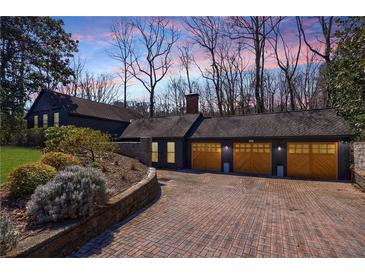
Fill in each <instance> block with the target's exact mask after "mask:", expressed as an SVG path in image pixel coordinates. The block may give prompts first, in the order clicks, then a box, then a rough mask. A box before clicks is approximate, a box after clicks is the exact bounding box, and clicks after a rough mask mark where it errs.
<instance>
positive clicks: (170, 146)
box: [167, 142, 175, 164]
mask: <svg viewBox="0 0 365 274" xmlns="http://www.w3.org/2000/svg"><path fill="white" fill-rule="evenodd" d="M167 162H168V163H169V164H174V163H175V142H167Z"/></svg>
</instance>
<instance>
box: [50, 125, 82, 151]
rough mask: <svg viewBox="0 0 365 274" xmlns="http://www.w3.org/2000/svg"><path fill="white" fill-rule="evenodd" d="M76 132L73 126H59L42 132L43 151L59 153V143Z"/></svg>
mask: <svg viewBox="0 0 365 274" xmlns="http://www.w3.org/2000/svg"><path fill="white" fill-rule="evenodd" d="M75 131H77V128H76V127H75V126H61V127H50V128H47V129H46V130H45V131H44V135H45V140H46V141H45V150H46V151H61V150H60V143H61V142H62V141H63V140H64V139H65V138H66V136H68V135H70V134H73V133H74V132H75Z"/></svg>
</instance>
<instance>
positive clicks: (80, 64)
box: [60, 56, 86, 96]
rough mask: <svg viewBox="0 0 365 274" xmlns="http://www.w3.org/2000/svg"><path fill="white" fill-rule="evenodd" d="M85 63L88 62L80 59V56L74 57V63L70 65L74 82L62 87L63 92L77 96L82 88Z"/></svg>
mask: <svg viewBox="0 0 365 274" xmlns="http://www.w3.org/2000/svg"><path fill="white" fill-rule="evenodd" d="M85 63H86V61H85V60H84V59H82V58H80V56H74V57H73V59H72V62H71V64H70V67H71V69H72V71H73V73H72V80H71V81H70V83H69V84H68V85H66V86H63V87H60V91H61V92H63V93H65V94H68V95H72V96H77V94H78V90H79V87H80V82H81V79H82V77H83V74H84V71H85Z"/></svg>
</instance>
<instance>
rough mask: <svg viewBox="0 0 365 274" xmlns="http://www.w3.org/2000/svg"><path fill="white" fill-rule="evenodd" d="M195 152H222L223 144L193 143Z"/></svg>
mask: <svg viewBox="0 0 365 274" xmlns="http://www.w3.org/2000/svg"><path fill="white" fill-rule="evenodd" d="M192 149H193V151H201V152H221V144H215V143H193V147H192Z"/></svg>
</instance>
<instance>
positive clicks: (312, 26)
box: [55, 17, 321, 99]
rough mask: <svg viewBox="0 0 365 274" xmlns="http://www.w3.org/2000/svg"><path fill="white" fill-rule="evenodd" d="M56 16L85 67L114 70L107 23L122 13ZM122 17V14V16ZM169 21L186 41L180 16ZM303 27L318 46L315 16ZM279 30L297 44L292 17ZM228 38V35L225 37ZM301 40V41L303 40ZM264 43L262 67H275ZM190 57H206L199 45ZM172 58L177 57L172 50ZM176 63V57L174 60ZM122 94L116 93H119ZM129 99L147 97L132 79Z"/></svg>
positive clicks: (161, 86) (162, 85) (178, 70)
mask: <svg viewBox="0 0 365 274" xmlns="http://www.w3.org/2000/svg"><path fill="white" fill-rule="evenodd" d="M55 18H57V19H62V20H63V21H64V27H65V30H66V31H67V32H70V33H72V37H73V38H74V39H76V40H78V41H79V53H78V55H79V56H80V57H81V58H82V59H85V60H86V67H87V69H88V70H89V71H92V72H96V73H99V72H100V73H101V72H107V73H116V72H117V71H118V68H119V64H118V62H117V61H115V60H113V59H112V58H111V57H110V56H108V51H109V50H110V49H111V42H112V35H111V26H112V24H113V22H114V21H116V20H120V19H122V20H123V17H55ZM125 18H126V17H124V19H125ZM169 20H171V21H172V23H173V25H174V26H175V27H176V28H177V29H178V30H180V31H181V38H180V40H179V42H178V43H180V44H181V43H186V41H187V39H188V33H187V32H186V30H185V29H184V27H183V21H182V18H181V17H169ZM304 29H305V31H306V33H307V34H308V40H310V42H311V43H312V44H313V45H315V47H316V48H320V47H321V43H320V42H319V40H320V38H321V36H320V31H321V29H320V26H319V24H318V22H317V19H316V18H312V17H306V18H304ZM281 30H282V32H283V33H284V37H285V39H287V41H289V44H290V45H291V46H292V47H295V46H296V45H297V43H298V42H297V41H298V38H297V30H296V22H295V17H287V18H285V20H284V21H283V22H282V23H281ZM227 39H228V38H227ZM303 44H304V43H303ZM269 48H270V47H269V46H268V50H267V51H268V52H267V56H268V57H267V64H266V67H267V68H270V69H275V68H276V67H277V64H276V61H275V59H274V58H273V56H270V55H271V53H272V52H271V51H270V49H269ZM193 50H194V51H193V52H194V57H195V58H196V60H197V62H198V63H199V62H200V64H201V65H202V67H204V62H206V60H207V58H206V56H204V54H203V53H202V51H201V49H199V48H198V47H195V48H194V49H193ZM305 51H306V48H305V46H303V49H302V52H303V53H304V52H305ZM172 58H173V59H176V58H177V55H176V54H175V55H174V56H173V57H172ZM246 59H247V62H248V63H251V62H252V61H253V59H252V56H250V55H249V54H248V55H247V57H246ZM175 63H177V59H176V62H175ZM300 63H301V64H304V63H305V58H304V55H302V56H301V60H300ZM180 73H181V74H182V76H185V74H184V73H183V71H181V68H180V67H179V66H175V67H173V68H172V70H171V73H170V76H178V75H179V74H180ZM193 78H195V79H197V78H199V72H198V70H195V71H194V72H193ZM167 79H168V77H166V79H165V81H162V82H160V83H159V87H158V92H163V91H164V90H165V89H166V83H167ZM121 95H122V94H120V96H121ZM128 96H129V99H143V98H147V96H148V93H147V91H146V90H144V89H143V87H142V86H141V85H140V84H139V83H137V82H135V83H134V84H133V85H132V86H131V87H130V88H129V90H128Z"/></svg>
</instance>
